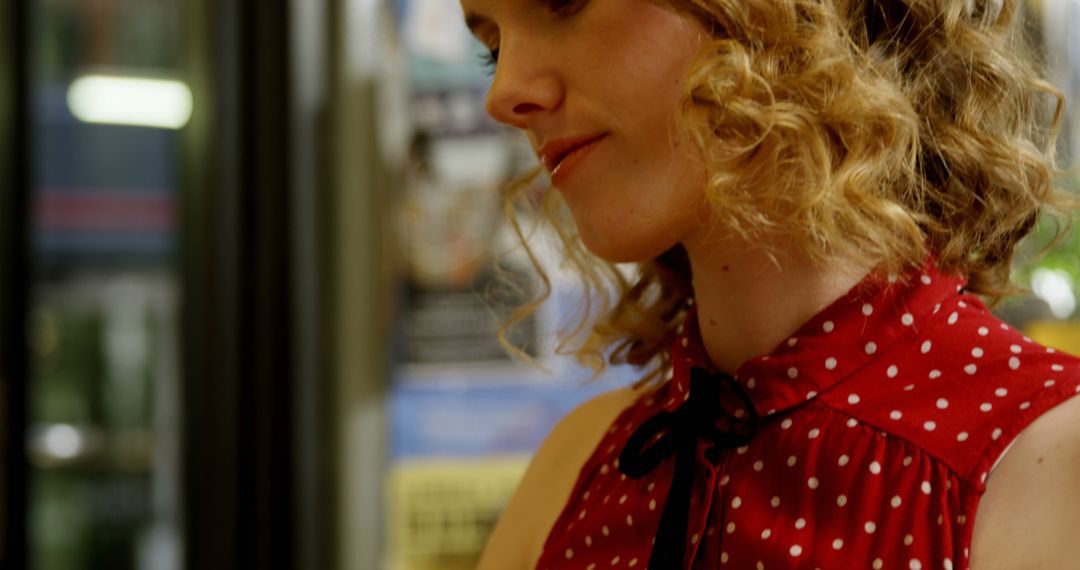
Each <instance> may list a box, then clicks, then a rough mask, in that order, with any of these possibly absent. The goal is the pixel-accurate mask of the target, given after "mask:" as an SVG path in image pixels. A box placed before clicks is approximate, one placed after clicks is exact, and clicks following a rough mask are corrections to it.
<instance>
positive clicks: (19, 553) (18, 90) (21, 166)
mask: <svg viewBox="0 0 1080 570" xmlns="http://www.w3.org/2000/svg"><path fill="white" fill-rule="evenodd" d="M26 23H27V13H26V2H25V1H24V0H8V1H7V2H3V3H2V5H0V453H2V455H0V568H2V569H21V568H25V567H26V541H27V534H26V525H27V517H26V504H27V502H26V501H27V499H26V495H27V464H26V444H25V442H26V418H27V416H26V405H25V402H26V390H27V378H28V359H29V354H28V351H29V348H30V347H29V343H28V341H27V335H26V322H27V306H28V304H29V303H28V300H29V291H28V275H29V263H30V259H29V238H28V232H29V215H28V212H29V208H28V196H29V184H30V182H29V168H30V167H29V165H30V153H29V150H28V149H29V148H30V138H29V133H30V130H29V111H28V108H29V105H28V93H27V89H28V88H29V81H28V79H29V75H28V57H27V45H28V44H27V40H28V38H27V35H26V30H27V27H28V26H27V25H26Z"/></svg>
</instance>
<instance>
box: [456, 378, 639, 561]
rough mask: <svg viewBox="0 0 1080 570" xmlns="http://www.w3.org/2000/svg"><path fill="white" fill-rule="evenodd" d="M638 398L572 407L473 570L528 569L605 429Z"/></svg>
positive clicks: (622, 392) (612, 397)
mask: <svg viewBox="0 0 1080 570" xmlns="http://www.w3.org/2000/svg"><path fill="white" fill-rule="evenodd" d="M641 394H642V391H640V390H633V389H631V388H622V389H618V390H612V391H609V392H604V393H603V394H600V395H598V396H595V397H593V398H592V399H590V400H588V401H586V402H585V403H583V404H581V405H579V406H578V407H576V408H574V410H573V411H571V412H570V413H569V414H567V415H566V416H565V417H563V419H561V420H560V421H559V423H558V424H557V425H556V426H555V428H554V429H552V430H551V433H550V434H548V436H547V438H546V439H545V440H544V443H543V444H541V446H540V449H538V450H537V452H536V455H534V456H533V459H532V462H531V463H530V464H529V468H528V470H526V472H525V476H524V477H523V478H522V480H521V484H520V485H518V488H517V490H516V491H515V492H514V496H513V497H512V498H511V499H510V502H509V503H508V504H507V506H506V510H505V511H503V514H502V516H501V517H500V518H499V522H498V524H496V525H495V530H494V531H493V532H492V534H491V538H489V539H488V544H487V547H486V548H485V549H484V553H483V556H481V558H480V565H479V566H478V567H477V568H478V570H517V569H524V568H532V567H533V566H535V564H536V560H537V558H538V557H539V554H540V548H541V547H542V546H543V541H544V539H545V538H546V537H547V533H548V531H549V530H550V529H551V525H553V524H554V523H555V519H557V518H558V517H559V514H560V513H561V512H562V509H563V505H565V504H566V500H567V498H568V497H569V496H570V493H571V492H572V491H573V487H574V484H575V483H576V482H577V477H578V473H579V472H580V471H581V467H582V465H584V463H585V461H586V460H588V458H589V456H590V455H591V454H592V452H593V450H595V449H596V446H597V445H598V444H599V443H600V440H601V439H602V437H603V435H604V432H605V431H606V430H607V428H608V426H610V425H611V423H612V422H614V421H615V419H616V418H617V417H618V415H619V414H620V413H621V412H622V411H623V410H625V409H626V408H627V407H628V406H629V405H630V404H631V403H633V402H634V400H635V399H637V398H638V397H639V396H640V395H641Z"/></svg>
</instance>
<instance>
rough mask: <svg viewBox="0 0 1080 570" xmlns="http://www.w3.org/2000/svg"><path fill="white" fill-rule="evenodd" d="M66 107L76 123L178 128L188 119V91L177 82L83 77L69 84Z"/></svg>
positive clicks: (190, 98) (134, 78) (189, 102)
mask: <svg viewBox="0 0 1080 570" xmlns="http://www.w3.org/2000/svg"><path fill="white" fill-rule="evenodd" d="M67 102H68V107H69V108H70V109H71V113H72V114H73V115H75V117H76V118H78V119H79V120H80V121H84V122H87V123H107V124H113V125H135V126H141V127H158V128H163V129H179V128H181V127H183V126H184V125H186V124H187V122H188V119H190V118H191V109H192V97H191V89H189V88H188V86H187V85H186V84H184V83H183V82H181V81H170V80H165V79H148V78H140V77H119V76H108V75H86V76H83V77H80V78H79V79H76V80H75V81H74V82H72V84H71V87H69V88H68V93H67Z"/></svg>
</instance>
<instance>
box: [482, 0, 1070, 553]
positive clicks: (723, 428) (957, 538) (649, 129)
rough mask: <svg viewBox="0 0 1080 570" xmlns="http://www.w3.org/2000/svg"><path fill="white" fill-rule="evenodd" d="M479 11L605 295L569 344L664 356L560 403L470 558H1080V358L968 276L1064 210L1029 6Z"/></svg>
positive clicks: (860, 0) (499, 98)
mask: <svg viewBox="0 0 1080 570" xmlns="http://www.w3.org/2000/svg"><path fill="white" fill-rule="evenodd" d="M462 5H463V8H464V10H465V13H466V23H467V24H468V26H469V28H470V29H471V30H472V32H473V33H474V34H475V35H476V37H477V38H478V39H479V40H480V41H481V42H483V43H484V44H485V45H486V46H487V47H488V48H489V49H490V50H491V54H492V61H491V63H492V65H493V66H494V74H495V77H494V82H493V84H492V87H491V91H490V94H489V97H488V111H489V113H490V114H491V115H493V116H494V117H495V118H496V119H498V120H499V121H502V122H504V123H506V124H509V125H512V126H514V127H517V128H519V129H522V130H523V131H525V133H526V134H527V135H528V136H529V138H530V141H531V142H532V144H533V146H534V148H535V149H536V151H537V154H538V156H539V158H540V160H541V162H542V163H543V165H544V167H546V169H547V170H548V172H549V174H550V176H551V180H552V184H553V186H554V188H555V189H556V190H557V191H558V194H557V195H558V196H560V197H561V198H562V200H564V201H565V203H566V205H567V206H568V208H569V211H570V213H571V214H572V216H573V226H574V229H575V232H576V233H568V232H567V231H566V230H565V229H563V230H561V231H562V234H561V235H563V236H564V237H565V238H567V239H566V243H567V245H568V247H569V248H570V249H569V251H570V252H571V253H572V254H573V255H572V256H571V258H572V259H576V260H578V267H579V269H581V270H582V271H583V272H584V273H585V274H586V276H591V277H590V279H592V281H594V282H597V281H598V279H599V276H603V275H609V276H611V277H612V280H613V282H614V283H615V284H616V286H617V287H620V288H619V289H618V291H619V294H620V297H619V298H618V299H617V303H615V304H614V307H613V308H612V309H611V310H609V311H606V312H605V313H604V314H603V315H602V317H603V318H601V319H600V321H599V322H598V323H597V324H596V325H595V326H594V327H593V328H592V329H591V331H590V335H589V338H588V339H587V340H586V342H584V343H583V344H582V346H581V347H579V348H578V353H579V354H580V355H584V356H588V355H590V354H596V353H598V352H599V353H601V354H605V355H606V356H607V358H609V359H610V361H612V362H628V363H632V364H638V365H642V366H645V367H647V369H648V370H650V371H651V373H650V374H647V375H646V377H645V379H644V380H643V381H642V382H640V383H639V384H638V385H637V386H635V387H633V388H628V389H625V390H620V391H615V392H612V393H608V394H605V395H603V396H600V397H598V398H596V399H595V400H592V401H590V402H588V403H586V404H584V405H582V406H581V407H579V408H578V409H577V410H575V411H574V412H572V413H571V414H570V415H569V416H568V417H566V418H565V419H564V420H563V421H562V422H560V424H559V425H558V426H557V427H556V428H555V430H554V431H553V432H552V434H551V435H550V436H549V437H548V438H547V440H546V442H545V443H544V444H543V446H542V447H541V449H540V450H539V452H538V453H537V455H536V457H535V459H534V460H533V462H532V465H531V466H530V468H529V470H528V473H527V474H526V476H525V478H524V480H523V482H522V484H521V486H520V488H519V490H518V492H517V493H516V494H515V496H514V497H513V499H512V500H511V502H510V504H509V505H508V507H507V509H506V511H505V513H504V515H503V517H502V519H501V520H500V522H499V524H498V525H497V528H496V529H495V531H494V533H493V536H492V538H491V541H490V543H489V546H488V548H487V549H486V551H485V553H484V555H483V558H482V561H481V564H480V567H481V568H482V569H498V570H502V569H513V568H532V567H537V568H541V569H549V568H550V569H554V568H583V569H593V568H613V567H615V568H633V567H636V568H646V567H648V568H652V569H662V570H666V569H674V568H714V567H730V568H823V569H828V568H845V569H846V568H927V569H929V568H968V567H971V568H975V569H976V570H989V569H994V568H1055V569H1056V568H1071V567H1075V566H1076V564H1077V563H1076V560H1078V559H1080V557H1078V555H1080V546H1078V541H1076V540H1075V538H1076V537H1077V536H1080V515H1078V514H1077V513H1080V509H1077V508H1076V507H1077V506H1078V505H1080V485H1076V484H1075V481H1078V480H1080V399H1073V398H1071V397H1072V396H1073V395H1074V394H1076V393H1077V391H1078V386H1080V384H1078V380H1080V374H1078V372H1080V362H1078V361H1077V360H1076V359H1074V358H1072V357H1069V356H1067V355H1062V354H1058V353H1054V352H1053V351H1052V350H1049V349H1046V348H1044V347H1040V346H1038V345H1037V344H1035V343H1034V342H1032V341H1031V340H1030V339H1027V338H1025V337H1024V336H1023V335H1022V334H1021V333H1019V332H1018V331H1015V330H1013V329H1011V328H1009V327H1008V326H1006V325H1004V324H1002V323H1000V322H999V321H997V320H995V319H994V317H993V316H992V315H990V313H989V312H988V311H987V310H986V308H985V306H984V305H983V304H982V302H981V301H980V299H979V298H978V297H976V296H975V295H982V296H984V297H987V298H989V299H991V300H996V299H998V298H1000V297H1001V296H1002V295H1004V294H1006V293H1008V292H1009V290H1010V287H1009V283H1008V275H1009V266H1010V262H1011V259H1012V255H1013V251H1014V249H1015V247H1016V244H1017V242H1018V241H1019V240H1020V239H1021V238H1022V237H1023V236H1024V235H1026V234H1027V233H1028V232H1029V231H1030V230H1031V228H1032V227H1033V225H1034V223H1035V221H1036V219H1037V217H1038V215H1039V214H1040V213H1041V212H1054V211H1057V212H1064V211H1066V210H1065V208H1066V201H1065V198H1064V197H1063V196H1062V195H1060V194H1058V193H1057V191H1056V190H1055V189H1054V188H1053V183H1052V178H1053V174H1054V165H1053V157H1052V152H1051V151H1050V150H1049V149H1051V148H1052V146H1053V145H1052V142H1053V129H1048V128H1041V127H1040V125H1041V124H1042V122H1040V120H1039V119H1040V115H1041V114H1042V110H1043V109H1044V108H1048V106H1046V105H1044V103H1046V102H1047V101H1053V97H1046V95H1048V94H1049V95H1051V96H1053V95H1056V92H1054V91H1053V90H1052V88H1050V87H1048V86H1047V85H1046V84H1044V83H1042V82H1041V81H1039V80H1038V79H1037V77H1036V76H1035V75H1034V73H1033V72H1032V71H1031V69H1032V67H1031V65H1030V64H1029V63H1028V60H1027V59H1026V56H1025V55H1024V54H1025V52H1024V50H1023V49H1022V42H1021V39H1020V35H1019V32H1018V28H1019V26H1018V25H1016V23H1015V20H1016V9H1017V6H1016V5H1015V4H1013V3H1011V2H1009V1H1006V2H1005V3H1004V4H1003V5H1001V4H995V3H993V2H991V1H988V0H974V1H972V0H906V1H902V0H831V1H825V2H822V1H820V0H738V1H729V0H673V1H672V2H671V3H670V4H668V3H664V2H660V1H651V0H551V1H545V2H540V1H535V0H462ZM1057 99H1058V101H1057V103H1058V106H1057V109H1058V111H1057V114H1055V116H1054V118H1053V120H1052V121H1051V122H1050V124H1051V125H1056V124H1057V121H1058V117H1057V115H1058V114H1060V109H1061V104H1060V97H1059V96H1058V97H1057ZM578 238H580V243H582V244H584V246H585V247H586V248H587V249H588V250H589V251H590V252H591V253H592V254H594V255H595V256H596V257H597V258H599V259H598V260H595V261H592V262H590V261H587V258H585V257H582V256H580V255H577V253H580V252H577V250H575V249H574V247H575V244H576V243H578V241H577V240H578ZM575 252H577V253H575ZM593 259H595V258H593ZM600 260H602V261H600ZM616 262H632V263H635V264H637V267H638V269H639V271H638V274H637V275H636V277H635V279H634V280H631V281H626V280H625V279H622V278H620V276H619V275H620V274H619V273H618V272H617V271H615V270H613V269H612V266H611V265H610V264H612V263H616ZM620 279H622V280H621V281H620ZM1006 451H1007V453H1006Z"/></svg>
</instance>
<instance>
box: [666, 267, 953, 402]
mask: <svg viewBox="0 0 1080 570" xmlns="http://www.w3.org/2000/svg"><path fill="white" fill-rule="evenodd" d="M964 285H965V280H964V279H963V278H961V277H959V276H953V275H945V274H943V273H941V272H940V271H939V270H938V269H937V267H936V265H935V264H934V263H933V262H932V261H931V262H928V263H926V264H925V265H924V266H923V267H922V268H920V269H919V270H917V271H912V272H910V273H909V274H908V275H906V276H905V277H904V278H896V277H895V276H883V275H880V274H876V273H871V274H870V275H869V276H867V277H866V278H865V279H864V280H863V281H862V282H860V283H859V284H858V285H856V286H855V287H853V288H852V289H851V290H850V291H848V292H847V293H846V294H844V295H843V296H842V297H840V298H839V299H837V300H836V301H834V302H833V303H832V304H831V305H829V306H828V307H826V308H825V309H824V310H822V311H821V312H819V313H818V314H817V315H815V316H814V317H812V318H811V319H810V320H808V321H807V322H806V323H804V324H803V325H802V326H800V327H799V328H798V330H796V331H795V333H794V334H792V335H791V336H790V337H788V338H787V339H786V340H785V341H783V342H781V343H780V345H779V346H777V347H776V348H775V349H773V350H772V351H771V352H770V353H769V354H766V355H762V356H758V357H755V358H751V359H750V360H747V361H746V362H744V363H743V364H742V365H741V366H740V367H739V368H738V370H736V371H735V373H734V375H733V376H734V377H735V380H736V381H737V382H738V383H739V384H740V385H742V387H743V388H745V389H746V392H747V393H748V394H749V395H750V399H751V400H752V401H753V403H754V407H755V409H756V411H757V412H758V414H759V415H761V416H767V415H772V414H774V413H777V412H782V411H784V410H787V409H789V408H793V407H795V406H798V405H800V404H804V403H806V402H808V401H811V400H813V399H814V398H815V397H816V396H817V395H818V394H820V393H822V392H824V391H825V390H827V389H829V388H831V387H832V386H835V385H836V384H838V383H840V382H842V381H843V380H844V379H845V378H847V377H849V376H851V375H852V374H853V373H855V372H856V371H858V370H859V369H861V368H862V367H863V366H865V365H866V364H867V363H869V362H870V361H872V360H874V359H875V358H877V357H878V355H880V354H882V353H884V352H885V351H886V350H888V348H889V346H891V345H892V344H893V342H895V341H896V340H897V339H899V338H900V337H902V336H904V335H906V334H918V329H919V324H920V323H921V322H923V321H924V320H925V319H926V318H927V317H929V316H930V315H932V314H934V313H936V312H937V311H938V310H939V309H940V308H941V305H942V303H944V302H945V300H946V299H948V298H950V297H952V296H955V295H958V294H959V292H960V291H961V290H962V288H963V286H964ZM671 357H672V379H671V383H672V391H671V392H670V394H671V396H672V397H671V398H670V399H669V400H668V401H667V402H666V403H665V404H664V407H665V408H667V409H669V410H674V409H675V408H676V407H678V405H679V404H680V403H682V401H683V400H685V399H688V398H689V396H690V376H691V374H690V373H691V370H693V369H694V368H705V369H707V370H713V368H712V365H711V364H710V362H709V358H708V356H707V354H706V352H705V349H704V345H703V344H702V341H701V335H700V330H699V328H698V319H697V310H696V307H695V306H694V305H693V303H692V301H691V308H690V310H689V311H688V312H687V316H686V320H685V322H684V324H683V326H682V327H681V329H680V332H679V336H678V337H677V338H676V340H675V344H674V347H673V348H672V353H671ZM680 396H681V397H680Z"/></svg>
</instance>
